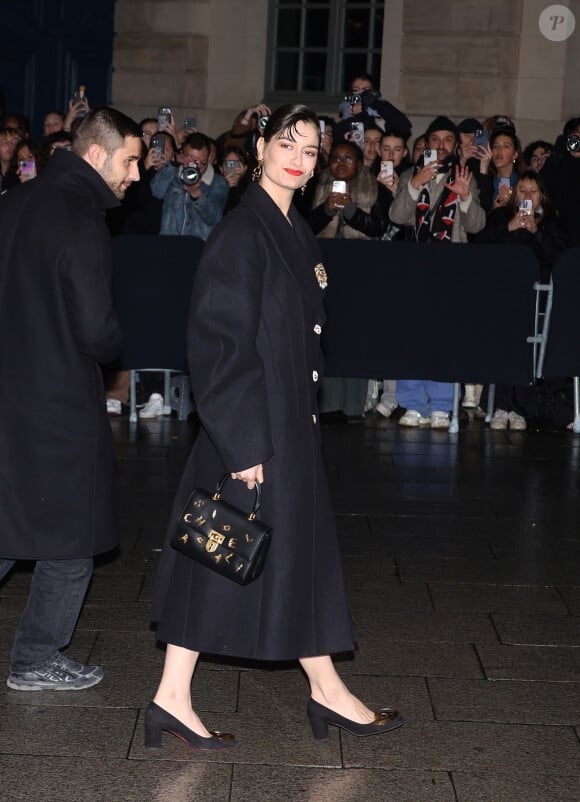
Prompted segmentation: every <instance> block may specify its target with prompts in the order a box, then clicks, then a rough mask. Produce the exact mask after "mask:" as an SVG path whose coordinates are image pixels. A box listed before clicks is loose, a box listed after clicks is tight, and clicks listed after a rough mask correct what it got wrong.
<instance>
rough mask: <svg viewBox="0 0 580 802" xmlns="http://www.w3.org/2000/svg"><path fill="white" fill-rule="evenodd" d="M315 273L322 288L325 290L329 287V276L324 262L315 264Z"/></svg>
mask: <svg viewBox="0 0 580 802" xmlns="http://www.w3.org/2000/svg"><path fill="white" fill-rule="evenodd" d="M314 275H315V276H316V281H317V282H318V284H319V285H320V288H321V289H322V290H325V289H326V288H327V287H328V276H327V275H326V270H325V268H324V265H323V264H322V262H319V263H318V264H317V265H315V266H314Z"/></svg>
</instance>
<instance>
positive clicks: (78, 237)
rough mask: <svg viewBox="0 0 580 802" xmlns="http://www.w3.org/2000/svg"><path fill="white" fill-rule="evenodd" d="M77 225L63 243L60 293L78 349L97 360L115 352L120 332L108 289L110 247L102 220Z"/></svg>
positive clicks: (107, 359)
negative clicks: (62, 296) (62, 286)
mask: <svg viewBox="0 0 580 802" xmlns="http://www.w3.org/2000/svg"><path fill="white" fill-rule="evenodd" d="M89 225H91V226H92V230H89V228H88V226H87V225H82V226H78V227H77V228H76V229H75V230H74V231H73V233H71V235H70V237H69V239H68V240H67V242H66V244H65V250H64V261H63V265H64V273H63V281H64V293H65V302H66V310H67V315H68V317H69V321H70V325H71V329H72V332H73V336H74V339H75V342H76V344H77V347H78V349H79V351H80V352H81V353H83V354H85V355H87V356H90V357H92V358H93V359H94V360H96V361H97V362H100V363H101V364H108V363H109V362H112V361H113V360H114V359H115V357H116V356H117V354H118V352H119V347H120V344H121V335H120V331H119V326H118V323H117V316H116V314H115V311H114V308H113V299H112V292H111V272H112V268H111V251H110V244H109V238H108V233H107V231H106V229H105V224H104V222H103V221H102V220H100V219H98V220H95V221H94V222H92V223H91V224H89Z"/></svg>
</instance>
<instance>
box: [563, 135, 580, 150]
mask: <svg viewBox="0 0 580 802" xmlns="http://www.w3.org/2000/svg"><path fill="white" fill-rule="evenodd" d="M566 150H567V151H568V153H579V152H580V134H569V136H568V139H567V140H566Z"/></svg>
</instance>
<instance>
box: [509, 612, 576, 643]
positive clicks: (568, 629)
mask: <svg viewBox="0 0 580 802" xmlns="http://www.w3.org/2000/svg"><path fill="white" fill-rule="evenodd" d="M493 621H494V623H495V626H496V627H497V631H498V632H499V637H500V640H501V642H502V643H509V644H513V645H531V646H533V645H536V646H580V616H576V617H574V616H566V615H560V616H540V615H523V614H521V615H505V614H501V613H495V614H494V615H493Z"/></svg>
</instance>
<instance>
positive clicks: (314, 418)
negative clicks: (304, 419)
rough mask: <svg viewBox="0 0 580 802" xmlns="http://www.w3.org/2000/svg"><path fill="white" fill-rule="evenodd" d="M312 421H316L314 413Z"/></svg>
mask: <svg viewBox="0 0 580 802" xmlns="http://www.w3.org/2000/svg"><path fill="white" fill-rule="evenodd" d="M312 423H316V415H313V416H312Z"/></svg>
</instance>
